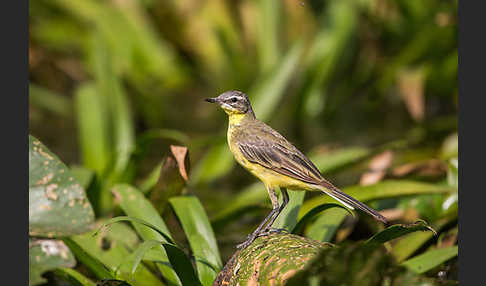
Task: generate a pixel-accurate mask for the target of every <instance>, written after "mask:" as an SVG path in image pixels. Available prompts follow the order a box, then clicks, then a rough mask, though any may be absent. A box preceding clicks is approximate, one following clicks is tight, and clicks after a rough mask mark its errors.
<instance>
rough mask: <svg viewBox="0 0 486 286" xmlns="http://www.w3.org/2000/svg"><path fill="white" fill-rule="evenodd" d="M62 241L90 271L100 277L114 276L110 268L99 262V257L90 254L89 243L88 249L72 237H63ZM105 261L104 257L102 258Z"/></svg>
mask: <svg viewBox="0 0 486 286" xmlns="http://www.w3.org/2000/svg"><path fill="white" fill-rule="evenodd" d="M63 241H64V243H65V244H66V245H67V246H68V247H69V249H70V250H71V251H72V252H73V253H74V255H75V256H76V258H77V260H78V261H80V262H81V263H83V265H85V266H86V267H88V268H89V269H90V270H91V272H92V273H93V274H94V275H95V276H96V277H97V278H100V279H105V278H115V276H116V274H115V273H114V271H113V270H112V269H110V268H109V267H108V266H106V265H105V264H103V262H101V259H99V258H98V257H95V256H94V255H92V253H93V252H92V251H93V250H94V249H92V248H91V247H92V246H93V245H92V244H90V248H89V249H84V248H82V247H81V246H80V245H79V244H78V243H76V241H75V240H74V239H72V238H68V237H66V238H64V239H63ZM104 260H105V261H106V259H104Z"/></svg>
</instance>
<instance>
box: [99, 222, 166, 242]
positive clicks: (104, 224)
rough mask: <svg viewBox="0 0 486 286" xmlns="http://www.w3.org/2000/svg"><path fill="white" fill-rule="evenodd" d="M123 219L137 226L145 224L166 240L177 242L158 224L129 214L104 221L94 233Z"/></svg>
mask: <svg viewBox="0 0 486 286" xmlns="http://www.w3.org/2000/svg"><path fill="white" fill-rule="evenodd" d="M121 221H129V222H131V223H133V225H134V226H137V224H140V225H144V226H146V227H148V228H149V229H151V230H153V231H155V232H156V233H158V234H159V235H160V236H162V237H163V239H164V241H167V242H169V243H171V244H175V242H174V241H173V240H172V239H171V238H170V236H169V235H168V234H166V233H164V231H163V230H161V229H160V228H158V227H157V226H155V225H153V224H151V223H148V222H146V221H144V220H142V219H139V218H136V217H129V216H117V217H114V218H111V219H109V220H108V221H106V222H105V223H103V224H102V225H101V226H100V227H99V229H98V230H97V231H96V232H95V233H94V235H98V234H99V233H100V232H101V231H103V230H104V229H105V228H107V227H108V226H110V225H112V224H114V223H117V222H121Z"/></svg>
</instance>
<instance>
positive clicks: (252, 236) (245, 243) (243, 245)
mask: <svg viewBox="0 0 486 286" xmlns="http://www.w3.org/2000/svg"><path fill="white" fill-rule="evenodd" d="M257 237H258V235H257V234H254V233H252V234H250V235H249V236H248V238H247V239H246V240H245V241H243V242H242V243H240V244H238V245H237V246H236V248H237V249H245V248H247V247H248V246H249V245H250V244H252V243H253V241H255V239H256V238H257Z"/></svg>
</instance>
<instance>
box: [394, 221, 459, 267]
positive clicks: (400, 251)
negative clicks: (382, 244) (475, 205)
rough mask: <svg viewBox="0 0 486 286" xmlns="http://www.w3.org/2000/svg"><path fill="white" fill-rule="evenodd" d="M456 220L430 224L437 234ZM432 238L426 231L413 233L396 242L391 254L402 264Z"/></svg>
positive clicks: (432, 234)
mask: <svg viewBox="0 0 486 286" xmlns="http://www.w3.org/2000/svg"><path fill="white" fill-rule="evenodd" d="M456 219H457V215H454V216H451V217H446V218H443V219H441V220H439V221H438V222H435V223H433V224H432V227H433V228H434V229H435V230H436V231H437V232H438V233H439V232H440V231H441V230H442V228H443V227H444V226H446V225H448V224H450V223H451V222H453V221H454V220H456ZM432 237H434V233H433V232H430V231H427V232H414V233H410V234H408V235H406V236H405V237H403V238H401V239H400V240H399V241H397V242H396V243H395V244H394V245H393V248H392V251H391V252H392V254H393V256H394V257H395V259H396V260H397V261H398V262H402V261H404V260H405V259H407V258H408V257H410V256H411V255H412V254H414V253H415V252H416V251H417V250H418V249H419V248H420V247H421V246H422V245H424V243H426V242H427V241H429V239H431V238H432Z"/></svg>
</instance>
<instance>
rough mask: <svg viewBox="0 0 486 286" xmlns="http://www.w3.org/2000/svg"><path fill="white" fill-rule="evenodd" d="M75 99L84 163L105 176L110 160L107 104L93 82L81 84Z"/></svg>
mask: <svg viewBox="0 0 486 286" xmlns="http://www.w3.org/2000/svg"><path fill="white" fill-rule="evenodd" d="M74 99H75V108H76V110H75V111H76V115H77V123H78V133H79V145H80V147H81V155H82V156H81V159H82V162H83V165H84V166H85V167H87V168H89V169H92V170H94V171H95V172H96V173H97V174H98V175H100V176H103V175H104V172H105V171H106V168H107V167H108V164H109V162H110V153H109V149H110V145H109V139H110V136H109V132H108V126H107V122H108V120H107V111H106V107H105V104H104V102H103V99H102V97H101V95H100V94H98V91H97V90H96V87H95V86H94V84H92V83H90V84H82V85H80V86H79V87H78V88H77V89H76V91H75V94H74Z"/></svg>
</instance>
